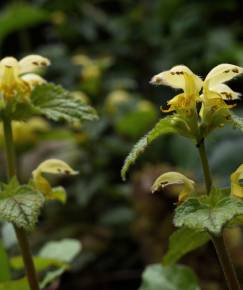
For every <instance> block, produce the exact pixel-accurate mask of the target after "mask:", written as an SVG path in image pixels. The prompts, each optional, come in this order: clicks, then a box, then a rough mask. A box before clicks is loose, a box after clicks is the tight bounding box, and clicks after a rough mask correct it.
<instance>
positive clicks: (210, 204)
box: [174, 189, 243, 235]
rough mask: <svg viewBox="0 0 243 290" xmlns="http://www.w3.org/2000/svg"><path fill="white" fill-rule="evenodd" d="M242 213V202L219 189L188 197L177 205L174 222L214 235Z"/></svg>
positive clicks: (176, 224)
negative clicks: (203, 194) (206, 194)
mask: <svg viewBox="0 0 243 290" xmlns="http://www.w3.org/2000/svg"><path fill="white" fill-rule="evenodd" d="M241 214H243V202H242V201H241V200H239V199H237V198H235V197H233V196H230V195H225V194H224V193H223V192H222V191H220V190H215V189H214V190H213V191H212V192H211V194H210V196H202V197H199V198H190V199H188V200H186V201H185V202H184V203H183V204H181V205H180V206H178V207H177V209H176V211H175V217H174V224H175V226H177V227H182V226H185V227H188V228H191V229H195V230H207V231H209V232H211V233H213V234H215V235H218V234H220V232H221V231H222V228H223V227H224V226H225V225H226V224H227V223H229V222H230V221H231V220H232V219H233V218H234V217H235V216H237V215H241Z"/></svg>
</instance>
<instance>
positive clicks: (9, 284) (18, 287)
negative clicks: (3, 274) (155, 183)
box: [0, 278, 30, 290]
mask: <svg viewBox="0 0 243 290" xmlns="http://www.w3.org/2000/svg"><path fill="white" fill-rule="evenodd" d="M0 290H30V288H29V284H28V282H27V279H26V278H22V279H19V280H12V281H6V282H3V283H0Z"/></svg>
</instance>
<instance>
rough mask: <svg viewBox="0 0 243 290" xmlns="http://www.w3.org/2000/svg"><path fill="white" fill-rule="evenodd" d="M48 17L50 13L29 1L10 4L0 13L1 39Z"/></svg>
mask: <svg viewBox="0 0 243 290" xmlns="http://www.w3.org/2000/svg"><path fill="white" fill-rule="evenodd" d="M47 18H48V13H47V12H46V11H45V10H43V9H40V8H38V7H35V6H32V5H29V4H27V3H14V4H10V5H8V6H7V7H6V8H5V9H4V10H2V11H1V14H0V40H1V41H2V40H3V39H4V38H5V37H6V36H7V35H8V34H10V33H12V32H14V31H19V30H21V29H23V28H27V27H30V26H31V27H33V25H35V24H38V23H40V22H43V21H45V20H47Z"/></svg>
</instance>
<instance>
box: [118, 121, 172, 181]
mask: <svg viewBox="0 0 243 290" xmlns="http://www.w3.org/2000/svg"><path fill="white" fill-rule="evenodd" d="M171 121H172V117H171V116H169V117H166V118H163V119H161V120H160V121H159V122H158V123H157V124H156V125H155V126H154V128H153V129H152V130H151V131H150V132H148V134H147V135H145V136H144V137H143V138H142V139H140V140H139V141H138V143H137V144H136V145H135V146H134V147H133V149H132V151H131V152H130V153H129V155H128V156H127V158H126V159H125V162H124V165H123V167H122V170H121V176H122V179H123V180H125V179H126V173H127V171H128V169H129V168H130V166H131V165H132V164H134V163H135V161H136V160H137V158H138V156H139V155H140V154H142V153H143V152H144V150H145V149H146V148H147V146H148V145H149V144H150V143H151V142H153V141H154V140H155V139H156V138H158V137H160V136H161V135H163V134H169V133H176V132H177V130H176V129H175V127H174V125H173V123H172V122H171Z"/></svg>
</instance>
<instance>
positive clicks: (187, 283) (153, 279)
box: [139, 264, 200, 290]
mask: <svg viewBox="0 0 243 290" xmlns="http://www.w3.org/2000/svg"><path fill="white" fill-rule="evenodd" d="M139 290H200V288H199V286H198V281H197V278H196V276H195V274H194V273H193V272H192V270H191V269H190V268H188V267H185V266H179V265H173V266H167V267H164V266H162V265H160V264H154V265H149V266H148V267H147V268H146V269H145V271H144V272H143V277H142V285H141V286H140V288H139Z"/></svg>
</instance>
